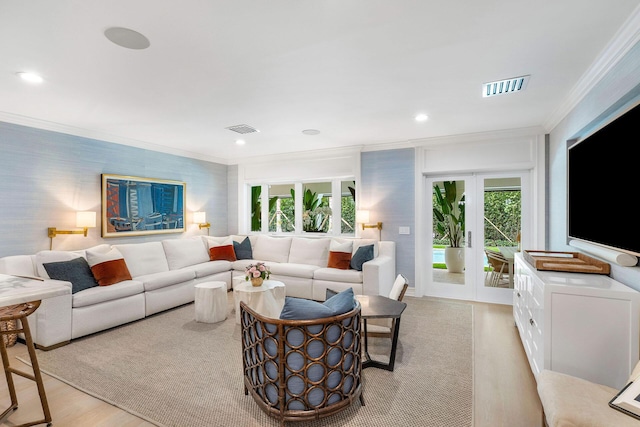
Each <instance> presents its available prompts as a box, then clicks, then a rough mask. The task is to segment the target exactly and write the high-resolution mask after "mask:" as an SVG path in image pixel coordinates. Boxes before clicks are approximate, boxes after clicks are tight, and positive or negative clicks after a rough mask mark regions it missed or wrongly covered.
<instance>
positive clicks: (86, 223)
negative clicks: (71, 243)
mask: <svg viewBox="0 0 640 427" xmlns="http://www.w3.org/2000/svg"><path fill="white" fill-rule="evenodd" d="M95 226H96V213H95V212H76V227H79V228H82V230H58V229H56V228H55V227H49V228H48V229H47V236H49V250H51V248H52V247H53V238H54V237H56V236H57V235H58V234H84V237H87V232H88V231H89V228H94V227H95Z"/></svg>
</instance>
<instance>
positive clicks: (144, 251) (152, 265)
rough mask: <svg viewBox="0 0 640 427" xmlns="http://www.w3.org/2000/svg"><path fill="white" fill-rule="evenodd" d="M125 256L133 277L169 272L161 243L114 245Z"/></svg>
mask: <svg viewBox="0 0 640 427" xmlns="http://www.w3.org/2000/svg"><path fill="white" fill-rule="evenodd" d="M113 247H114V248H116V249H118V250H119V251H120V252H121V253H122V255H123V256H124V260H125V261H126V262H127V266H128V267H129V271H130V272H131V275H132V276H133V277H138V276H144V275H147V274H153V273H160V272H163V271H169V264H168V263H167V257H166V255H165V253H164V248H163V246H162V243H161V242H147V243H128V244H123V245H113Z"/></svg>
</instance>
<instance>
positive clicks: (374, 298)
mask: <svg viewBox="0 0 640 427" xmlns="http://www.w3.org/2000/svg"><path fill="white" fill-rule="evenodd" d="M356 299H357V300H358V302H359V303H360V306H361V311H360V314H361V316H362V320H363V322H364V355H365V360H364V361H363V362H362V369H364V368H368V367H374V368H381V369H386V370H387V371H393V368H394V366H395V363H396V350H397V348H398V334H399V332H400V316H402V312H403V311H404V309H405V308H407V303H405V302H401V301H397V300H394V299H391V298H387V297H383V296H382V295H356ZM383 318H390V319H395V322H394V323H395V326H394V329H393V331H391V353H390V354H389V363H384V362H379V361H377V360H372V359H371V356H369V341H368V338H367V319H383Z"/></svg>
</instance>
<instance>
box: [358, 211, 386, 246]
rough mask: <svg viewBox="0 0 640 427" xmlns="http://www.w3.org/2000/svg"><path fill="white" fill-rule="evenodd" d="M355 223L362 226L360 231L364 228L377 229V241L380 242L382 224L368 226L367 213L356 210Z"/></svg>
mask: <svg viewBox="0 0 640 427" xmlns="http://www.w3.org/2000/svg"><path fill="white" fill-rule="evenodd" d="M356 222H357V223H359V224H362V229H363V230H364V229H365V228H377V229H378V231H379V240H382V223H381V222H378V223H376V224H369V211H367V210H358V211H356Z"/></svg>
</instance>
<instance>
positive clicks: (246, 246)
mask: <svg viewBox="0 0 640 427" xmlns="http://www.w3.org/2000/svg"><path fill="white" fill-rule="evenodd" d="M233 250H234V252H235V253H236V259H253V250H252V249H251V240H249V237H245V238H244V240H243V241H242V242H241V243H238V242H236V241H235V240H234V241H233Z"/></svg>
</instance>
